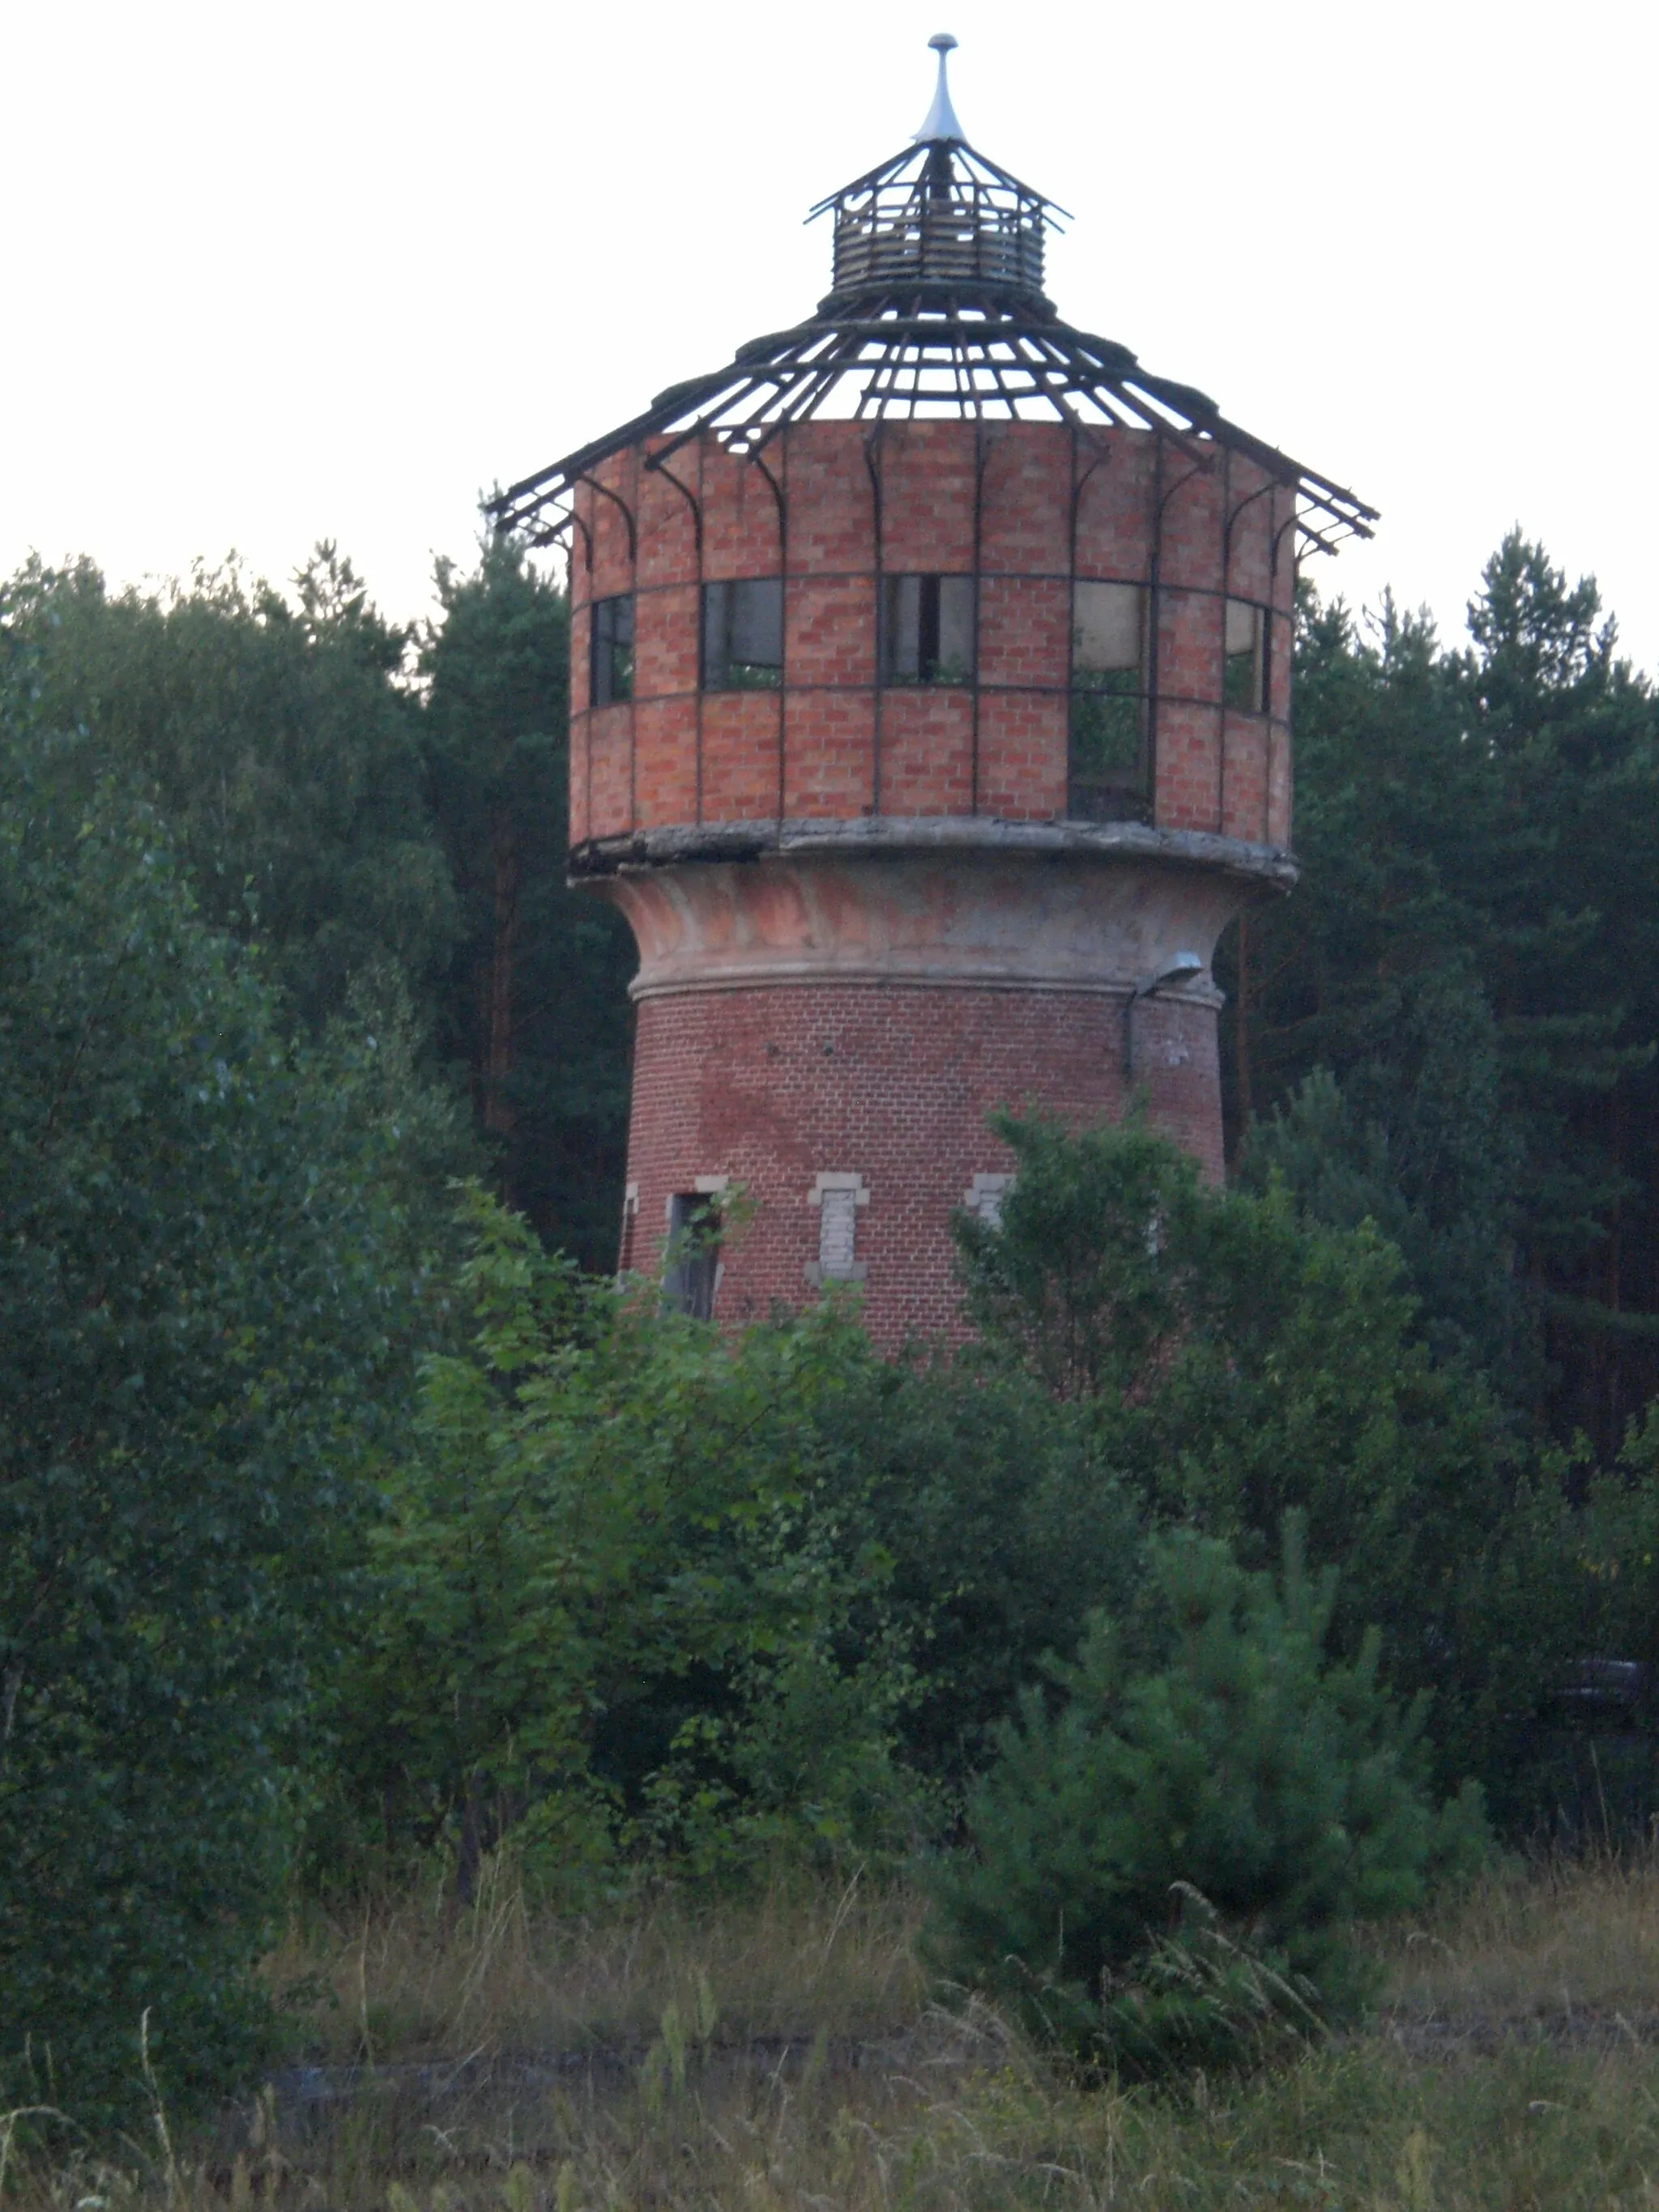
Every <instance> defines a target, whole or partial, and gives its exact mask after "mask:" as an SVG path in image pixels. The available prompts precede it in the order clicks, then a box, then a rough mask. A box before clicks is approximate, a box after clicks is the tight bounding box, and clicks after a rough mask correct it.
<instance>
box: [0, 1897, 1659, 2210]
mask: <svg viewBox="0 0 1659 2212" xmlns="http://www.w3.org/2000/svg"><path fill="white" fill-rule="evenodd" d="M919 1918H920V1916H919V1913H918V1911H917V1908H916V1906H915V1903H914V1900H913V1899H910V1898H909V1897H908V1896H907V1895H906V1894H905V1893H903V1892H902V1891H898V1890H893V1889H882V1888H880V1887H875V1886H872V1885H870V1884H867V1883H865V1882H862V1881H859V1882H849V1883H846V1884H842V1885H839V1886H832V1887H825V1888H821V1889H813V1888H810V1887H787V1886H780V1887H775V1888H774V1889H773V1890H771V1891H770V1892H769V1893H766V1894H765V1895H763V1897H761V1898H759V1899H757V1900H756V1899H751V1900H750V1901H749V1902H747V1903H738V1902H736V1901H728V1902H726V1903H725V1904H722V1905H701V1906H700V1905H696V1904H695V1903H694V1902H691V1901H690V1900H687V1899H677V1898H674V1897H671V1896H670V1897H665V1898H663V1899H659V1900H657V1901H656V1902H654V1903H652V1904H650V1905H647V1906H646V1907H644V1908H642V1909H641V1910H639V1911H635V1912H633V1913H630V1914H629V1915H627V1916H618V1917H616V1918H615V1919H612V1920H605V1919H602V1918H596V1919H594V1920H592V1921H572V1920H569V1919H559V1918H556V1917H551V1916H544V1915H539V1914H538V1913H537V1912H536V1911H533V1910H532V1908H531V1907H530V1906H529V1905H527V1904H526V1901H525V1899H523V1897H522V1896H521V1895H520V1894H518V1893H516V1892H514V1891H513V1889H512V1888H511V1887H509V1886H507V1884H505V1883H504V1882H502V1881H499V1880H498V1881H497V1882H496V1885H495V1887H494V1888H489V1889H486V1890H485V1891H484V1893H483V1894H481V1896H480V1899H479V1901H478V1903H477V1905H476V1907H475V1908H474V1909H473V1910H471V1911H469V1912H466V1913H464V1914H459V1915H457V1914H455V1913H453V1911H448V1910H447V1908H446V1906H445V1905H444V1903H443V1900H442V1899H441V1897H438V1896H436V1895H434V1896H430V1897H416V1898H404V1899H398V1900H394V1901H392V1902H390V1903H388V1904H387V1905H386V1906H384V1907H383V1908H381V1909H380V1910H377V1911H370V1912H369V1913H368V1914H367V1915H366V1916H365V1917H363V1918H362V1920H352V1921H345V1920H339V1921H336V1920H331V1919H328V1918H326V1917H322V1916H313V1917H310V1918H309V1919H308V1920H307V1922H305V1923H303V1924H301V1925H298V1926H296V1928H295V1930H294V1931H293V1933H292V1934H291V1936H290V1937H289V1942H288V1943H287V1945H286V1946H285V1947H284V1949H283V1953H282V1954H280V1956H279V1957H278V1958H276V1960H273V1961H272V1962H271V1972H272V1974H273V1977H274V1978H275V1979H276V1981H277V1982H278V1984H284V1983H286V1984H289V1985H292V1984H295V1982H296V1981H297V1980H300V1978H301V1977H303V1976H309V1977H311V1978H312V1979H311V1980H310V1982H309V1984H304V1983H301V1986H302V1987H308V1988H309V1990H311V1992H312V1994H313V2002H310V2004H309V2005H308V2008H307V2009H306V2010H305V2011H304V2012H303V2013H302V2014H301V2015H300V2016H299V2017H298V2021H297V2032H298V2038H299V2047H300V2050H299V2053H298V2054H296V2061H295V2065H296V2067H297V2066H298V2065H299V2057H300V2055H303V2057H305V2059H306V2060H307V2063H312V2064H313V2067H324V2066H327V2067H332V2068H334V2069H343V2068H346V2067H348V2066H349V2065H350V2064H352V2063H361V2062H362V2060H363V2059H364V2058H366V2057H367V2058H368V2059H370V2060H372V2062H373V2063H374V2068H375V2069H376V2070H375V2071H374V2072H373V2073H372V2074H371V2075H368V2076H366V2077H358V2078H356V2080H355V2082H354V2081H353V2079H352V2077H350V2076H349V2075H346V2074H344V2073H342V2072H338V2071H336V2072H332V2073H328V2072H315V2073H313V2074H312V2075H305V2074H304V2073H303V2072H301V2071H296V2070H294V2069H290V2071H289V2074H288V2075H286V2076H284V2077H283V2078H281V2079H280V2080H279V2081H278V2082H277V2083H276V2085H275V2087H274V2088H273V2089H272V2090H271V2091H268V2092H267V2093H264V2095H263V2096H261V2097H259V2098H257V2099H255V2100H251V2102H250V2104H249V2106H248V2107H247V2108H246V2111H244V2112H241V2113H240V2114H238V2115H236V2116H234V2118H228V2119H227V2120H226V2121H225V2122H224V2123H223V2124H222V2125H221V2126H220V2127H219V2129H218V2130H216V2131H213V2132H210V2133H207V2134H203V2135H201V2136H197V2139H196V2140H195V2141H194V2142H184V2141H182V2140H180V2139H179V2136H177V2134H176V2133H175V2134H174V2136H173V2137H172V2138H171V2139H169V2138H168V2137H167V2136H166V2135H165V2134H161V2133H158V2135H157V2136H156V2137H155V2141H154V2142H145V2143H136V2144H134V2145H133V2146H131V2149H130V2151H128V2152H127V2153H126V2154H124V2155H121V2156H118V2157H116V2158H113V2159H111V2158H107V2157H106V2158H104V2159H102V2160H98V2161H93V2160H88V2159H82V2160H68V2161H64V2160H59V2161H58V2162H57V2163H55V2164H53V2165H51V2166H46V2165H42V2164H40V2163H35V2164H30V2163H28V2162H27V2160H19V2159H18V2158H17V2157H16V2156H15V2155H14V2157H13V2160H12V2163H11V2166H10V2171H9V2175H8V2176H7V2177H6V2178H5V2179H4V2184H3V2185H4V2188H5V2190H6V2191H7V2192H8V2193H9V2197H10V2199H11V2202H12V2203H13V2204H14V2205H15V2206H16V2207H17V2208H19V2212H45V2209H46V2207H47V2206H51V2207H52V2212H218V2208H222V2207H223V2208H231V2212H252V2208H253V2207H254V2206H256V2205H260V2206H269V2207H270V2208H271V2212H289V2208H292V2212H302V2208H324V2207H328V2208H337V2212H359V2208H362V2212H370V2208H373V2212H475V2208H476V2212H486V2208H487V2212H646V2208H653V2212H714V2208H719V2212H728V2209H729V2212H743V2209H745V2208H757V2212H829V2208H834V2212H901V2208H903V2212H957V2208H961V2212H994V2208H1015V2207H1027V2206H1030V2207H1033V2208H1035V2207H1038V2206H1042V2207H1045V2208H1049V2212H1108V2208H1118V2207H1122V2208H1127V2207H1134V2208H1138V2212H1176V2208H1180V2212H1221V2208H1223V2207H1226V2208H1228V2212H1238V2208H1243V2207H1263V2208H1267V2207H1273V2208H1278V2207H1285V2208H1289V2207H1292V2206H1295V2207H1304V2208H1307V2207H1311V2208H1315V2212H1487V2208H1490V2212H1522V2208H1528V2212H1558V2209H1559V2212H1581V2208H1582V2212H1589V2209H1590V2208H1592V2207H1594V2208H1598V2212H1600V2208H1626V2207H1628V2208H1632V2212H1634V2208H1637V2207H1651V2208H1655V2212H1659V2044H1656V2043H1652V2042H1650V2040H1649V2038H1650V2035H1652V2034H1655V2033H1659V1867H1656V1866H1655V1865H1654V1864H1653V1863H1648V1862H1640V1863H1637V1862H1618V1861H1613V1860H1609V1861H1607V1862H1605V1863H1601V1864H1599V1865H1594V1866H1568V1865H1557V1866H1553V1867H1547V1868H1540V1869H1531V1870H1530V1871H1528V1872H1526V1873H1523V1874H1511V1875H1505V1876H1503V1877H1501V1878H1495V1879H1493V1880H1492V1881H1489V1882H1487V1883H1486V1885H1485V1886H1484V1887H1482V1888H1481V1889H1480V1890H1479V1891H1477V1892H1476V1893H1474V1894H1472V1895H1470V1896H1468V1897H1467V1898H1465V1899H1462V1900H1461V1901H1460V1902H1458V1903H1457V1904H1456V1905H1454V1906H1451V1907H1449V1908H1448V1909H1447V1910H1446V1911H1443V1912H1442V1913H1441V1914H1439V1915H1438V1916H1437V1917H1435V1918H1434V1919H1433V1920H1431V1921H1430V1922H1427V1923H1425V1924H1424V1925H1423V1926H1421V1927H1419V1928H1415V1929H1407V1930H1403V1931H1401V1932H1400V1933H1399V1934H1398V1935H1397V1936H1394V1937H1392V1938H1391V1939H1390V1940H1389V1944H1388V1947H1387V1954H1386V1956H1387V1963H1388V1966H1389V1975H1390V1984H1389V1997H1388V2002H1387V2004H1386V2006H1385V2008H1384V2009H1383V2013H1382V2014H1381V2015H1380V2016H1379V2018H1378V2020H1377V2021H1376V2024H1375V2026H1374V2027H1372V2028H1371V2029H1370V2030H1368V2031H1367V2032H1366V2033H1364V2034H1363V2035H1358V2036H1355V2037H1352V2038H1349V2039H1346V2040H1345V2041H1343V2042H1341V2043H1340V2044H1335V2045H1326V2046H1324V2047H1322V2048H1319V2049H1314V2050H1310V2051H1309V2052H1308V2053H1307V2055H1306V2056H1304V2057H1302V2058H1301V2059H1299V2060H1297V2062H1296V2063H1292V2064H1290V2065H1286V2066H1283V2067H1279V2068H1276V2069H1271V2070H1267V2071H1264V2072H1262V2073H1261V2074H1260V2075H1256V2076H1255V2077H1252V2078H1249V2079H1243V2080H1237V2079H1235V2080H1230V2081H1205V2080H1203V2079H1201V2078H1200V2079H1196V2080H1194V2081H1189V2082H1188V2083H1187V2084H1186V2085H1185V2086H1184V2087H1182V2089H1181V2090H1180V2091H1179V2092H1173V2091H1168V2090H1166V2091H1164V2092H1161V2093H1154V2092H1152V2091H1150V2090H1144V2089H1136V2090H1133V2091H1118V2090H1114V2089H1111V2088H1096V2089H1092V2090H1091V2089H1086V2088H1083V2087H1078V2086H1077V2085H1076V2084H1074V2083H1071V2082H1068V2081H1066V2079H1064V2078H1063V2077H1062V2076H1060V2075H1057V2074H1056V2073H1054V2071H1052V2070H1051V2069H1049V2068H1048V2066H1047V2065H1046V2064H1045V2063H1043V2062H1042V2059H1041V2057H1039V2056H1037V2055H1036V2054H1034V2053H1033V2052H1031V2051H1030V2050H1029V2049H1027V2048H1026V2047H1024V2045H1022V2044H1021V2043H1020V2042H1019V2040H1018V2039H1017V2038H1016V2037H1014V2036H1013V2035H1012V2034H1011V2033H1009V2032H1008V2030H1007V2029H1006V2027H1004V2026H1003V2025H1002V2024H1001V2023H1000V2022H999V2021H997V2020H996V2019H995V2018H994V2016H993V2015H990V2014H988V2013H987V2012H985V2011H984V2010H982V2009H981V2008H977V2007H975V2006H974V2005H972V2004H971V2003H968V2004H963V2005H960V2006H958V2007H957V2008H955V2009H951V2008H948V2007H946V2008H941V2007H939V2006H938V2005H936V2004H935V2003H933V2002H930V1993H929V1991H928V1990H927V1985H926V1982H925V1978H924V1976H923V1974H922V1972H921V1969H920V1968H919V1966H918V1965H917V1963H916V1950H915V1937H916V1933H917V1929H918V1926H919ZM556 2054H559V2055H561V2056H560V2060H559V2063H557V2064H555V2063H552V2060H553V2057H554V2056H555V2055H556ZM307 2081H309V2082H310V2083H311V2084H312V2085H313V2087H315V2086H316V2085H317V2084H318V2083H319V2082H320V2083H322V2084H323V2085H324V2086H325V2087H326V2088H328V2089H329V2091H330V2094H329V2095H328V2096H326V2097H316V2098H313V2100H312V2101H311V2102H309V2103H307V2100H306V2098H305V2096H304V2095H302V2094H301V2089H302V2088H303V2087H304V2085H305V2084H306V2083H307ZM348 2091H349V2092H350V2093H347V2092H348ZM0 2130H3V2119H0ZM164 2146H165V2149H166V2155H165V2156H164V2155H163V2147H164Z"/></svg>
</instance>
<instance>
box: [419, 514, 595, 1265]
mask: <svg viewBox="0 0 1659 2212" xmlns="http://www.w3.org/2000/svg"><path fill="white" fill-rule="evenodd" d="M437 582H438V595H439V599H440V600H441V604H442V608H443V617H442V620H441V622H440V623H437V624H436V625H435V626H434V627H432V628H431V629H429V630H428V635H427V638H426V642H425V645H424V647H423V649H422V657H421V666H422V671H423V672H424V674H425V675H426V677H427V678H428V692H427V700H426V709H425V714H424V716H423V720H422V744H423V746H424V749H425V754H426V759H427V763H428V772H429V788H430V792H431V799H432V807H433V813H434V819H435V823H436V824H437V827H438V829H439V832H440V834H441V837H442V839H443V843H444V848H445V850H446V852H447V854H448V856H449V861H450V866H451V870H452V872H453V881H454V884H455V888H456V893H457V896H458V897H459V902H460V931H459V937H458V939H457V944H456V950H455V954H454V958H453V965H452V968H451V971H450V975H449V979H448V982H447V989H446V994H445V1000H444V1020H443V1036H444V1039H445V1043H446V1047H447V1050H448V1051H449V1053H450V1054H452V1055H453V1057H454V1058H456V1059H457V1060H459V1061H460V1062H461V1063H462V1064H464V1065H465V1067H466V1069H467V1070H468V1073H469V1077H470V1081H471V1090H472V1096H473V1103H474V1110H475V1114H476V1116H477V1121H478V1125H479V1127H481V1128H482V1129H483V1132H484V1133H485V1134H486V1136H487V1137H488V1138H489V1139H490V1141H491V1143H492V1146H493V1147H494V1151H495V1162H496V1167H497V1173H498V1177H499V1187H500V1188H501V1192H502V1194H504V1195H505V1196H506V1198H507V1200H508V1202H509V1203H511V1204H513V1205H515V1206H520V1207H521V1208H522V1209H523V1210H524V1211H525V1212H526V1213H527V1214H528V1215H529V1216H530V1218H531V1219H532V1221H534V1222H535V1224H536V1225H537V1227H538V1229H539V1230H540V1231H541V1232H542V1234H543V1235H544V1237H547V1238H548V1239H549V1240H550V1242H552V1243H556V1244H560V1245H562V1246H564V1247H566V1248H567V1249H569V1250H570V1251H572V1252H573V1253H574V1254H576V1255H578V1256H579V1257H580V1259H581V1260H582V1261H584V1263H585V1264H586V1265H588V1266H590V1267H611V1266H614V1265H615V1262H616V1256H617V1249H616V1248H617V1224H618V1222H619V1220H620V1218H621V1205H622V1177H623V1158H624V1155H625V1152H626V1145H627V1130H628V1079H629V1048H630V1041H631V1023H630V1018H629V1004H628V998H627V991H626V986H627V982H628V978H629V975H631V974H632V972H633V968H634V947H633V939H632V938H631V936H630V935H629V931H628V928H627V927H626V925H625V924H624V923H623V921H622V919H621V917H620V916H619V915H617V914H616V913H615V912H614V911H613V910H612V909H611V908H610V907H608V906H606V905H605V904H604V903H603V902H600V901H599V900H596V899H594V898H592V897H591V896H589V897H583V896H579V895H578V894H576V893H574V892H573V891H572V890H569V889H568V887H567V885H566V883H565V878H564V869H565V854H566V845H567V838H566V828H565V825H566V819H567V803H568V802H567V793H566V778H567V774H568V757H569V755H568V715H569V665H570V616H569V608H568V604H567V601H566V599H565V597H564V594H563V593H562V592H560V591H558V590H557V589H556V587H555V586H554V585H553V584H552V583H550V581H549V580H547V579H546V578H544V577H543V576H541V575H540V574H538V573H537V571H536V570H535V569H534V568H532V566H531V564H530V562H528V560H527V559H526V556H525V554H524V552H523V550H522V549H521V548H520V546H518V545H517V544H514V543H513V542H512V541H510V540H506V539H494V540H492V541H491V542H490V543H489V544H487V545H486V547H485V549H484V551H483V556H482V558H481V560H480V562H479V565H478V567H477V570H476V571H475V572H473V573H472V574H466V575H464V574H461V573H460V572H459V571H458V570H457V569H456V568H453V566H451V565H450V564H449V563H448V562H440V564H439V568H438V575H437Z"/></svg>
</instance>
